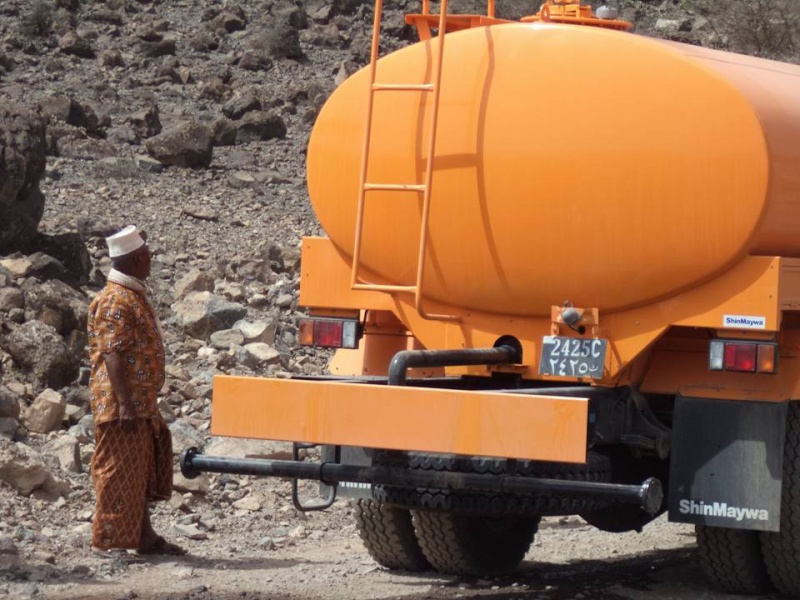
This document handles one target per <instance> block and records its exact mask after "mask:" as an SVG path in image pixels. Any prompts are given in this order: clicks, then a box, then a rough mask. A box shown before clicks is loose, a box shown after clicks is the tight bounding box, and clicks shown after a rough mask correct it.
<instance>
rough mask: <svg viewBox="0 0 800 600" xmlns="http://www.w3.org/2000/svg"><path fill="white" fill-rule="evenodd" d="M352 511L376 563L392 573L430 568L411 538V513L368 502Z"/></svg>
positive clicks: (415, 540)
mask: <svg viewBox="0 0 800 600" xmlns="http://www.w3.org/2000/svg"><path fill="white" fill-rule="evenodd" d="M355 508H356V526H357V527H358V533H359V535H360V536H361V540H362V541H363V543H364V547H365V548H366V549H367V552H369V554H370V556H372V558H374V559H375V562H377V563H378V564H380V565H382V566H384V567H386V568H387V569H392V570H404V571H426V570H428V569H430V568H431V566H430V564H428V561H427V559H426V558H425V555H424V554H423V553H422V549H421V548H420V547H419V543H418V542H417V537H416V535H415V534H414V525H413V524H412V522H411V513H410V511H408V510H407V509H402V508H397V507H394V506H389V505H387V504H384V503H383V502H379V501H377V500H372V499H369V498H362V499H360V500H358V502H357V503H356V507H355Z"/></svg>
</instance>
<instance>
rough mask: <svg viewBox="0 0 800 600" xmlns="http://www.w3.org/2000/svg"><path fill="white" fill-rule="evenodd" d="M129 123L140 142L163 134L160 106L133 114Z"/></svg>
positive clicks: (129, 118)
mask: <svg viewBox="0 0 800 600" xmlns="http://www.w3.org/2000/svg"><path fill="white" fill-rule="evenodd" d="M128 123H129V124H130V126H131V128H132V129H133V131H134V133H135V134H136V136H137V138H138V139H140V140H144V139H147V138H151V137H153V136H155V135H158V134H159V133H161V119H160V117H159V113H158V106H156V105H155V104H153V105H151V106H149V107H148V108H145V109H142V110H139V111H136V112H135V113H133V114H131V115H130V116H129V117H128Z"/></svg>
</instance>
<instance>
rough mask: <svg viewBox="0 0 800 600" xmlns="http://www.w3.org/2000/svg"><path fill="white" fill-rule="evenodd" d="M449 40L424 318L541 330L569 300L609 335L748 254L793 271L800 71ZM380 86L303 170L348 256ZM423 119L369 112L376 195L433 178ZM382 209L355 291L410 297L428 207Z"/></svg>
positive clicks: (664, 51) (509, 37) (409, 78)
mask: <svg viewBox="0 0 800 600" xmlns="http://www.w3.org/2000/svg"><path fill="white" fill-rule="evenodd" d="M447 38H448V40H447V44H448V50H447V52H446V53H445V57H444V67H443V71H442V84H441V106H440V115H439V119H438V128H439V131H438V138H437V145H436V154H435V159H434V161H433V167H434V172H433V178H432V197H431V204H430V234H429V235H430V238H429V242H428V244H427V252H426V253H425V254H426V256H427V260H428V261H429V262H428V264H427V268H426V271H425V273H426V279H425V281H424V289H425V290H426V296H427V298H428V300H429V301H430V305H428V304H427V303H426V306H430V308H429V310H434V309H433V307H434V306H436V305H437V304H438V305H439V306H441V307H443V309H444V311H448V310H450V311H452V312H461V313H466V314H472V313H483V314H488V313H498V314H500V315H503V316H504V317H505V318H512V317H517V318H534V317H545V318H546V317H548V316H549V311H550V307H551V306H552V305H560V304H562V303H563V302H564V301H565V300H569V301H571V302H572V303H573V304H574V305H576V306H586V307H596V308H598V309H599V310H600V315H601V320H602V319H605V318H607V317H608V316H609V315H610V314H612V313H617V312H620V311H621V310H622V309H626V308H630V307H634V306H645V305H648V304H654V303H658V302H666V303H667V305H669V304H670V299H671V298H674V297H676V296H677V295H678V294H680V293H682V292H684V291H686V290H689V289H691V288H697V287H698V286H700V285H701V284H703V283H704V282H707V281H709V280H711V279H713V278H714V277H717V276H719V275H720V274H721V273H723V272H724V271H726V270H727V269H729V268H731V266H732V265H734V264H735V263H737V262H738V261H741V260H742V259H743V257H744V256H746V255H747V254H748V253H755V252H766V251H768V250H769V251H775V252H774V253H775V254H782V255H785V256H800V237H798V236H796V235H795V236H792V234H791V233H792V232H795V231H798V230H800V206H798V201H799V200H800V174H799V173H800V169H797V165H798V164H800V144H797V142H796V141H797V139H800V138H798V130H797V128H798V127H800V108H799V107H800V67H796V66H792V65H779V64H778V63H772V62H770V61H763V60H758V59H744V58H741V57H738V56H736V55H731V54H726V53H719V52H713V51H702V50H698V49H694V48H693V47H691V48H689V47H683V46H676V45H674V44H668V43H664V42H659V41H655V40H650V39H646V38H642V37H639V36H634V35H630V34H625V33H619V32H614V31H606V30H599V29H597V28H590V27H578V26H555V25H542V24H510V25H499V26H491V27H484V28H479V29H471V30H468V31H462V32H457V33H453V34H449V35H448V36H447ZM434 54H435V45H434V44H433V43H420V44H415V45H413V46H411V47H409V48H406V49H403V50H401V51H398V52H395V53H393V54H391V55H388V56H386V57H385V58H383V59H381V60H380V61H379V63H378V68H377V79H378V81H386V82H399V81H405V82H410V83H421V82H424V81H428V80H429V78H430V75H431V68H432V65H433V60H434V59H433V56H434ZM775 65H779V66H775ZM367 85H368V78H367V77H366V74H365V73H364V72H360V73H358V74H356V75H355V76H353V77H352V78H350V79H349V80H348V81H347V82H345V83H344V84H343V85H342V86H340V88H339V89H338V90H337V91H336V92H335V93H334V94H333V95H332V96H331V98H330V100H329V101H328V103H327V104H326V105H325V107H324V108H323V110H322V112H321V114H320V117H319V120H318V122H317V125H316V126H315V128H314V132H313V134H312V138H311V142H310V146H309V153H308V180H309V190H310V194H311V198H312V202H313V204H314V207H315V210H316V212H317V215H318V217H319V219H320V222H321V223H322V225H323V226H324V227H325V229H326V231H327V233H328V234H329V235H330V236H331V239H332V240H333V243H334V244H335V245H336V246H337V247H338V249H339V251H340V252H341V253H342V254H343V255H344V256H345V257H347V256H351V255H352V251H353V237H354V223H355V210H356V201H357V198H358V167H359V164H360V161H361V156H360V148H361V143H360V142H361V139H362V137H363V134H364V104H365V102H366V99H367V96H368V92H367V89H366V87H365V86H367ZM430 102H431V99H430V94H427V93H423V92H406V93H402V94H387V95H382V96H380V97H378V98H376V102H375V115H374V118H375V119H376V122H377V123H378V125H377V126H376V129H375V131H376V132H377V133H376V134H375V135H376V137H375V138H374V139H373V141H372V145H371V153H372V155H371V159H370V173H369V180H370V181H381V182H392V181H395V182H408V181H419V180H420V179H422V177H421V175H422V174H423V173H424V171H425V170H426V167H427V164H428V149H427V145H426V143H425V140H427V139H429V137H428V135H427V133H426V132H427V131H428V128H429V127H430V115H431V111H432V107H431V104H430ZM332 156H335V157H336V159H335V160H331V157H332ZM373 193H374V194H375V196H376V197H375V198H374V199H371V200H370V201H369V205H368V206H367V208H366V210H365V215H364V229H363V231H364V238H363V248H362V267H363V270H362V271H360V273H362V274H363V273H367V272H371V273H372V274H374V275H375V280H376V281H380V282H382V283H384V284H390V285H400V286H403V285H414V283H415V276H416V273H417V259H418V256H419V247H418V246H419V242H420V235H419V232H420V223H421V211H422V199H421V194H420V193H419V192H416V191H410V192H406V193H397V192H393V193H392V194H391V195H390V196H389V195H386V196H385V197H384V196H383V195H382V194H383V193H382V192H380V191H376V192H373ZM778 251H780V252H778ZM384 295H387V294H384ZM396 296H398V301H402V298H401V296H403V294H396ZM454 307H455V308H454ZM456 309H461V310H460V311H459V310H456ZM686 312H687V318H688V315H690V314H691V311H686ZM458 327H459V326H458V325H453V326H452V327H451V328H450V329H449V331H456V332H457V331H460V329H458ZM492 329H494V328H492ZM415 333H416V331H415ZM433 347H436V346H433Z"/></svg>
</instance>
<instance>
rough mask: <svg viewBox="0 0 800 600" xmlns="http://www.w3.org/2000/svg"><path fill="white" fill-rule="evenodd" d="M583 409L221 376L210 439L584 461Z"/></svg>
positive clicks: (549, 402) (555, 402)
mask: <svg viewBox="0 0 800 600" xmlns="http://www.w3.org/2000/svg"><path fill="white" fill-rule="evenodd" d="M587 410H588V409H587V400H585V399H581V398H553V397H542V396H537V397H531V396H525V395H521V394H513V395H512V394H497V393H480V392H466V391H454V390H431V389H418V388H412V387H389V386H377V385H366V384H348V383H331V382H318V381H293V380H281V379H262V378H255V377H230V376H217V377H215V378H214V412H213V415H212V419H211V433H212V434H214V435H226V436H235V437H245V438H261V439H273V440H286V441H300V442H313V443H320V444H343V445H352V446H365V447H368V448H385V449H398V450H400V449H403V450H418V451H427V452H444V453H454V454H466V455H477V456H498V457H508V458H528V459H535V460H551V461H563V462H576V463H581V462H584V461H585V460H586V428H587Z"/></svg>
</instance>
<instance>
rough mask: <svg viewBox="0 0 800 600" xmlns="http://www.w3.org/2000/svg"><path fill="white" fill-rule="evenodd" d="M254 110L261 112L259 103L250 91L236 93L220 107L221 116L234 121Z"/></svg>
mask: <svg viewBox="0 0 800 600" xmlns="http://www.w3.org/2000/svg"><path fill="white" fill-rule="evenodd" d="M254 110H261V102H260V101H259V99H258V97H257V96H256V95H255V92H253V90H251V89H245V90H240V91H238V92H236V93H235V94H234V95H233V97H232V98H231V99H230V100H228V101H227V102H226V103H225V104H223V105H222V114H224V115H225V116H226V117H228V118H229V119H233V120H234V121H235V120H237V119H241V118H242V117H243V116H244V115H245V114H246V113H249V112H252V111H254Z"/></svg>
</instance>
